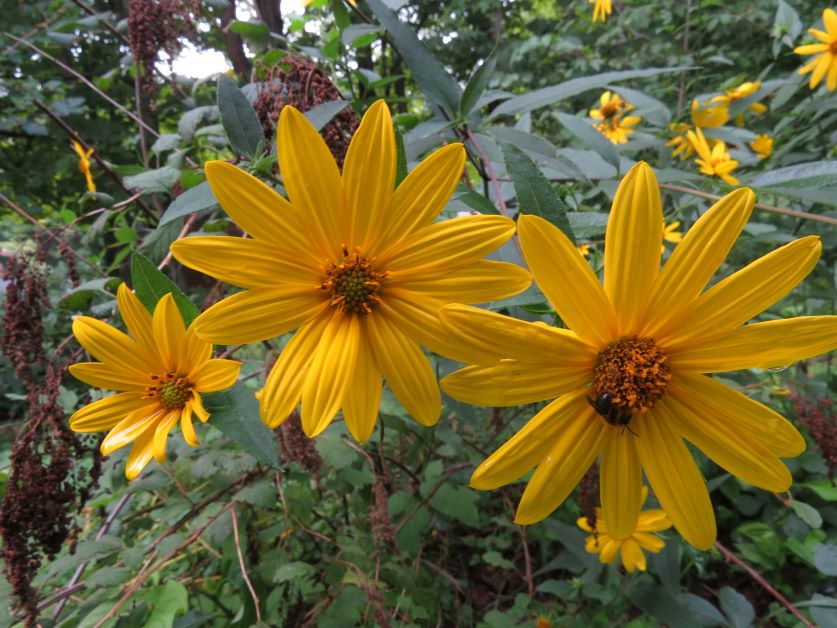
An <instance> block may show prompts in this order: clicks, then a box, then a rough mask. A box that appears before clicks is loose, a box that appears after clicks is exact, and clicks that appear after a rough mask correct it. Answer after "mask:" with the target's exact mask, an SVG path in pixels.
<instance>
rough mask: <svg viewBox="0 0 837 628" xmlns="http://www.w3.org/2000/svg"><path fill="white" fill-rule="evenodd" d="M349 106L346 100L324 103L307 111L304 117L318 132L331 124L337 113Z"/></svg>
mask: <svg viewBox="0 0 837 628" xmlns="http://www.w3.org/2000/svg"><path fill="white" fill-rule="evenodd" d="M348 105H349V101H348V100H332V101H331V102H324V103H323V104H321V105H317V106H316V107H314V108H312V109H309V110H308V111H306V112H305V117H306V118H308V122H310V123H311V126H313V127H314V128H315V129H317V130H318V131H322V130H323V127H324V126H325V125H326V124H328V123H329V122H331V121H332V120H333V119H334V116H336V115H337V114H338V113H340V112H341V111H343V110H344V109H345V108H346V107H347V106H348Z"/></svg>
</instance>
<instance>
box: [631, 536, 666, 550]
mask: <svg viewBox="0 0 837 628" xmlns="http://www.w3.org/2000/svg"><path fill="white" fill-rule="evenodd" d="M633 538H634V540H635V541H636V542H637V543H638V544H639V546H640V547H641V548H642V549H644V550H646V551H649V552H652V553H654V554H656V553H657V552H659V551H660V550H661V549H663V548H664V547H665V546H666V544H665V541H663V540H662V539H661V538H660V537H658V536H657V535H656V534H649V533H647V532H635V533H634V537H633Z"/></svg>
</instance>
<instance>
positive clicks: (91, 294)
mask: <svg viewBox="0 0 837 628" xmlns="http://www.w3.org/2000/svg"><path fill="white" fill-rule="evenodd" d="M119 283H120V281H119V279H117V278H116V277H102V278H99V279H91V280H90V281H85V282H83V283H80V284H79V285H78V286H76V287H75V288H73V289H72V290H70V291H69V292H68V293H66V294H65V295H64V296H62V297H61V299H60V300H59V301H58V307H60V308H62V309H65V310H70V311H74V312H79V311H83V310H86V309H87V308H89V307H90V303H91V302H92V301H93V299H94V298H95V297H96V296H97V295H106V296H109V297H110V298H113V294H112V293H113V291H114V290H115V289H116V288H117V286H119Z"/></svg>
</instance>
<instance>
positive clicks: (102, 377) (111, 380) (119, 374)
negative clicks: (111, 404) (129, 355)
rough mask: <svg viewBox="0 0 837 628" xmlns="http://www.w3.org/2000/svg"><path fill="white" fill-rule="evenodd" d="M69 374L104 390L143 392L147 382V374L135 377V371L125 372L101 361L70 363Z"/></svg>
mask: <svg viewBox="0 0 837 628" xmlns="http://www.w3.org/2000/svg"><path fill="white" fill-rule="evenodd" d="M69 371H70V374H71V375H72V376H73V377H75V378H77V379H80V380H81V381H83V382H84V383H85V384H89V385H90V386H94V387H96V388H104V389H105V390H136V391H141V392H145V388H146V386H147V385H148V384H149V378H148V375H145V377H143V378H142V379H137V375H138V374H137V373H127V372H125V371H122V370H121V369H117V368H115V367H113V366H111V365H110V364H103V363H102V362H79V363H78V364H71V365H70V367H69Z"/></svg>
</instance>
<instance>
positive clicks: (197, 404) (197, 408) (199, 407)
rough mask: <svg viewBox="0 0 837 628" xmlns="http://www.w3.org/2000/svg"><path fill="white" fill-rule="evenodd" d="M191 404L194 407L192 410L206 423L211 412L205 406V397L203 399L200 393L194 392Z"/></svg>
mask: <svg viewBox="0 0 837 628" xmlns="http://www.w3.org/2000/svg"><path fill="white" fill-rule="evenodd" d="M189 405H190V406H191V407H192V412H193V413H194V414H195V415H197V417H198V418H199V419H200V420H201V422H202V423H206V422H207V421H208V420H209V412H207V411H206V408H204V407H203V399H201V396H200V395H199V394H198V393H192V398H191V399H190V400H189Z"/></svg>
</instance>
